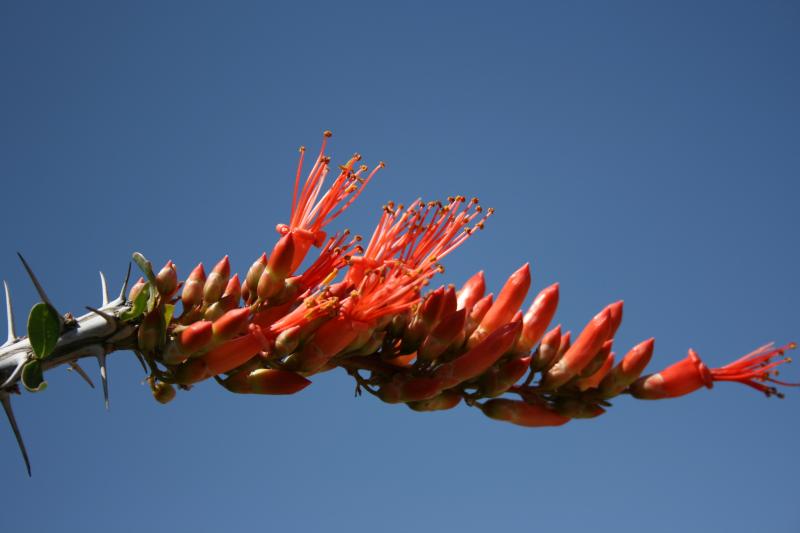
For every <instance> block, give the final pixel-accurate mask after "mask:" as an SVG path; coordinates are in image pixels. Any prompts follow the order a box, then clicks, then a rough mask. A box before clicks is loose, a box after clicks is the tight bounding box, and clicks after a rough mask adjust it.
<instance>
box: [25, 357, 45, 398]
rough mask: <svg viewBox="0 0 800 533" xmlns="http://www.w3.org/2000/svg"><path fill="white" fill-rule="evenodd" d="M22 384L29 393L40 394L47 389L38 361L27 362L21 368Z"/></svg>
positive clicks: (40, 363)
mask: <svg viewBox="0 0 800 533" xmlns="http://www.w3.org/2000/svg"><path fill="white" fill-rule="evenodd" d="M22 384H23V385H24V386H25V388H26V389H28V390H29V391H31V392H41V391H43V390H45V389H46V388H47V382H46V381H45V380H44V375H43V374H42V362H41V361H40V360H38V359H34V360H33V361H28V362H27V363H25V366H23V367H22Z"/></svg>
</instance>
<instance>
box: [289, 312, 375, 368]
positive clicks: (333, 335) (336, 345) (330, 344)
mask: <svg viewBox="0 0 800 533" xmlns="http://www.w3.org/2000/svg"><path fill="white" fill-rule="evenodd" d="M364 327H365V326H364V325H363V324H358V323H355V322H353V321H352V320H350V319H348V318H345V317H341V316H338V317H336V318H334V319H332V320H329V321H327V322H325V323H324V324H322V325H321V326H320V327H319V329H317V331H315V332H314V336H313V337H311V339H309V340H308V342H306V343H305V344H304V345H303V347H302V348H301V349H300V351H299V352H297V353H295V356H296V357H295V358H294V359H293V361H292V362H291V363H289V362H288V361H287V364H290V365H293V368H292V369H293V370H297V371H300V372H305V373H313V372H317V371H319V370H320V369H321V368H322V367H323V366H324V365H325V364H326V363H327V362H328V361H330V360H331V359H332V358H333V357H335V356H336V355H337V354H338V353H339V352H341V351H342V350H344V349H345V348H346V347H347V345H348V344H350V343H351V342H352V341H353V340H354V339H355V338H356V337H357V336H358V334H359V333H360V332H361V331H363V329H364Z"/></svg>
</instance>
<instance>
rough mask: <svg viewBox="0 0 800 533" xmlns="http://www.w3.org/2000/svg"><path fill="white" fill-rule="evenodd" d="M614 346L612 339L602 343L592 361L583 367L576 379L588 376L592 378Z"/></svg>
mask: <svg viewBox="0 0 800 533" xmlns="http://www.w3.org/2000/svg"><path fill="white" fill-rule="evenodd" d="M613 345H614V339H609V340H607V341H606V342H604V343H603V345H602V346H601V347H600V349H599V350H598V351H597V354H596V355H595V356H594V357H592V360H591V361H589V364H588V365H586V366H585V367H583V370H581V372H580V374H578V377H580V378H586V377H589V376H593V375H594V374H595V373H596V372H597V371H598V370H599V369H600V367H602V366H603V365H604V364H605V363H606V360H607V359H608V354H610V353H611V348H612V346H613Z"/></svg>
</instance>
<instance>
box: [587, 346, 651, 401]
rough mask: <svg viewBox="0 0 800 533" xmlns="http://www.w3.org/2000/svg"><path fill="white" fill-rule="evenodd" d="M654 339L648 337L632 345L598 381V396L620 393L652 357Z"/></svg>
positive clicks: (608, 396) (606, 396) (612, 395)
mask: <svg viewBox="0 0 800 533" xmlns="http://www.w3.org/2000/svg"><path fill="white" fill-rule="evenodd" d="M654 344H655V339H653V338H649V339H647V340H646V341H644V342H640V343H639V344H637V345H636V346H634V347H633V348H632V349H631V350H630V351H629V352H628V353H627V354H625V357H623V358H622V361H620V362H619V364H618V365H617V366H616V367H614V369H613V370H611V372H609V373H608V375H607V376H606V377H604V378H603V381H601V382H600V387H599V389H600V396H601V397H602V398H612V397H614V396H617V395H618V394H620V393H622V391H624V390H625V389H627V388H628V386H630V384H631V383H633V382H634V381H636V379H637V378H638V377H639V376H640V375H641V374H642V372H644V369H645V367H647V365H648V363H650V359H651V358H652V357H653V346H654Z"/></svg>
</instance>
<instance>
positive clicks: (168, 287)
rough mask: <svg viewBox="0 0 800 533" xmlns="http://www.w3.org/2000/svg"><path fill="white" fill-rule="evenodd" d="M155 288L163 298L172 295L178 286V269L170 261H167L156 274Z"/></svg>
mask: <svg viewBox="0 0 800 533" xmlns="http://www.w3.org/2000/svg"><path fill="white" fill-rule="evenodd" d="M156 288H157V289H158V293H159V294H160V295H161V296H164V297H165V298H169V297H170V296H172V295H173V294H174V293H175V290H176V289H177V288H178V271H177V270H176V269H175V265H174V264H173V263H172V261H167V264H166V265H164V268H162V269H161V271H160V272H159V273H158V275H157V276H156Z"/></svg>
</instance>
